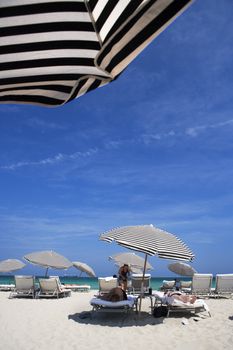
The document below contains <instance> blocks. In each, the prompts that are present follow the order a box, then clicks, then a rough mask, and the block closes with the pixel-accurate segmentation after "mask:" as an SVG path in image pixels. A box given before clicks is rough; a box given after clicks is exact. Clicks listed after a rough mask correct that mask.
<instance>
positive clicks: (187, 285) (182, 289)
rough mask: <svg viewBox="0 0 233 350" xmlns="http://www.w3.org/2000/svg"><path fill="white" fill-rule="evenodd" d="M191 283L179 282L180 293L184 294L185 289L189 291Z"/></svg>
mask: <svg viewBox="0 0 233 350" xmlns="http://www.w3.org/2000/svg"><path fill="white" fill-rule="evenodd" d="M191 286H192V281H180V290H181V292H185V291H186V290H187V288H189V289H190V290H191Z"/></svg>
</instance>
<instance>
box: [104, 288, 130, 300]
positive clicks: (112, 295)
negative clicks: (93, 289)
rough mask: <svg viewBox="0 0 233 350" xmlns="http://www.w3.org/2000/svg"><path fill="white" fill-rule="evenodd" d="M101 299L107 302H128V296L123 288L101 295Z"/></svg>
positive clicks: (113, 289)
mask: <svg viewBox="0 0 233 350" xmlns="http://www.w3.org/2000/svg"><path fill="white" fill-rule="evenodd" d="M99 298H100V299H102V300H106V301H113V302H117V301H122V300H127V294H126V292H125V291H124V289H122V288H121V287H115V288H112V289H111V290H110V291H109V292H108V293H106V294H104V295H101V296H100V297H99Z"/></svg>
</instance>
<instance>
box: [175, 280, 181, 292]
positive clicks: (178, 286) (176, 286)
mask: <svg viewBox="0 0 233 350" xmlns="http://www.w3.org/2000/svg"><path fill="white" fill-rule="evenodd" d="M175 290H180V280H179V279H178V278H175Z"/></svg>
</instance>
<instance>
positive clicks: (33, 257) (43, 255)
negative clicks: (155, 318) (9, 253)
mask: <svg viewBox="0 0 233 350" xmlns="http://www.w3.org/2000/svg"><path fill="white" fill-rule="evenodd" d="M24 259H26V260H27V261H29V262H30V263H31V264H34V265H39V266H42V267H45V268H46V275H47V273H48V269H49V268H53V269H61V270H66V269H68V268H69V267H71V266H72V262H71V261H69V260H68V259H67V258H65V257H64V256H63V255H60V254H58V253H56V252H54V251H52V250H44V251H39V252H33V253H30V254H27V255H25V256H24Z"/></svg>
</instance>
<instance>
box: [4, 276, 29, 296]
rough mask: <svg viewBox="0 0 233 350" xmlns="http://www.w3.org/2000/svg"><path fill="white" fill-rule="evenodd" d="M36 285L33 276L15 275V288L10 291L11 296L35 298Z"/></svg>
mask: <svg viewBox="0 0 233 350" xmlns="http://www.w3.org/2000/svg"><path fill="white" fill-rule="evenodd" d="M35 293H36V287H35V278H34V277H33V276H15V288H14V289H13V291H12V292H11V293H10V295H9V298H10V299H11V298H13V297H31V298H35Z"/></svg>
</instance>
